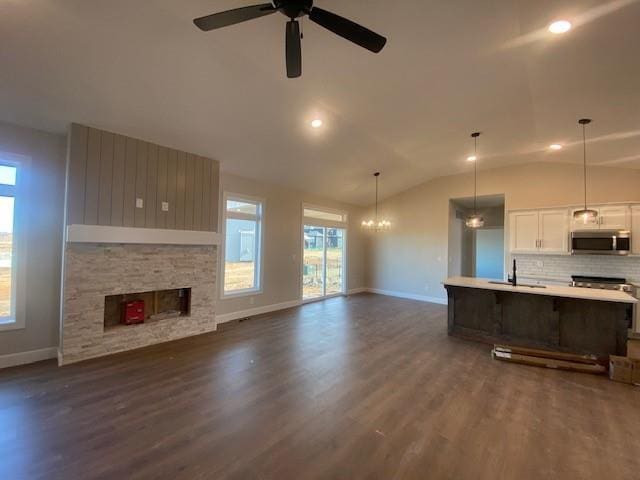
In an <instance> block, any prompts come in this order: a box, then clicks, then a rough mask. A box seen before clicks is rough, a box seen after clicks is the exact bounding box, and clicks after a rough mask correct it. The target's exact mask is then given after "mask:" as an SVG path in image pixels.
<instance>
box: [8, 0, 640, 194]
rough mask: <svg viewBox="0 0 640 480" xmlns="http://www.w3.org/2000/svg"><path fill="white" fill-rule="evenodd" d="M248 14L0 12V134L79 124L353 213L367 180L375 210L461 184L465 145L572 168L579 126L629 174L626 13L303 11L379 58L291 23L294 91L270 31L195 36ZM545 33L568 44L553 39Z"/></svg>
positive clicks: (490, 157)
mask: <svg viewBox="0 0 640 480" xmlns="http://www.w3.org/2000/svg"><path fill="white" fill-rule="evenodd" d="M252 3H259V1H251V0H219V1H215V2H214V1H204V0H184V1H175V0H171V1H170V0H150V1H145V2H132V1H130V0H94V1H90V2H88V1H86V0H57V1H53V0H50V1H45V0H19V1H18V0H0V22H1V24H2V28H1V29H0V65H2V68H0V107H1V108H0V119H2V120H5V121H9V122H13V123H18V124H21V125H27V126H31V127H35V128H40V129H44V130H48V131H53V132H60V133H62V132H64V131H65V130H66V126H67V125H68V123H69V122H72V121H75V122H80V123H85V124H89V125H93V126H97V127H100V128H104V129H108V130H112V131H116V132H120V133H124V134H128V135H132V136H137V137H140V138H143V139H146V140H149V141H154V142H158V143H161V144H164V145H168V146H172V147H175V148H181V149H185V150H188V151H193V152H196V153H199V154H202V155H206V156H209V157H212V158H216V159H218V160H220V161H221V162H222V164H223V169H224V170H226V171H229V172H232V173H236V174H240V175H243V176H248V177H252V178H257V179H264V180H266V181H270V182H275V183H279V184H283V185H287V186H290V187H294V188H298V189H302V190H307V191H310V192H313V193H317V194H321V195H325V196H328V197H332V198H335V199H338V200H343V201H347V202H351V203H356V204H369V203H371V200H372V194H373V190H372V188H373V181H372V177H370V174H371V173H372V172H373V171H375V170H381V171H382V172H383V176H382V178H381V194H382V196H388V195H391V194H392V193H395V192H398V191H401V190H404V189H406V188H409V187H411V186H413V185H416V184H418V183H421V182H423V181H425V180H427V179H430V178H434V177H436V176H440V175H446V174H452V173H459V172H464V171H469V170H470V169H471V168H472V166H471V165H470V164H469V163H468V162H467V161H466V160H465V159H466V156H467V155H468V154H469V152H470V151H471V149H472V143H471V139H470V138H469V134H470V133H471V132H472V131H474V130H481V131H482V132H483V135H482V136H481V137H480V140H481V142H480V152H481V157H480V161H481V162H482V163H481V164H479V166H480V168H490V167H495V166H500V165H506V164H514V163H518V162H523V163H524V162H532V161H553V162H556V161H557V162H579V161H581V159H582V157H581V155H582V149H581V145H580V144H579V141H580V139H581V133H580V130H579V129H578V125H577V119H578V118H580V117H583V116H590V117H592V118H593V119H594V122H593V124H592V125H591V126H590V127H589V129H590V130H589V135H590V137H591V138H592V139H593V140H592V141H591V142H590V145H589V162H590V163H593V164H596V163H599V164H605V165H615V166H619V167H630V168H638V167H640V87H639V85H640V61H638V45H639V44H640V29H639V28H638V25H640V2H638V1H636V0H613V1H608V2H603V1H600V0H572V1H565V0H559V1H551V0H537V1H535V2H533V1H530V0H517V1H516V0H484V1H478V0H459V1H453V2H452V1H448V2H444V1H426V0H404V1H402V2H389V1H384V0H350V1H348V2H345V1H339V0H317V2H316V3H317V5H318V6H321V7H323V8H325V9H329V10H333V11H335V12H336V13H338V14H341V15H344V16H346V17H348V18H351V19H353V20H355V21H357V22H359V23H361V24H363V25H365V26H367V27H369V28H371V29H373V30H375V31H377V32H380V33H381V34H383V35H385V36H387V37H388V44H387V46H386V48H385V49H384V50H383V51H382V52H381V53H380V54H378V55H375V54H372V53H370V52H368V51H366V50H364V49H361V48H359V47H357V46H355V45H353V44H351V43H349V42H347V41H345V40H343V39H341V38H339V37H337V36H335V35H333V34H332V33H330V32H328V31H326V30H323V29H321V28H320V27H318V26H317V25H315V24H312V23H311V22H309V21H304V22H303V30H304V40H303V76H302V78H300V79H293V80H292V79H287V78H286V75H285V68H284V26H285V21H286V19H285V18H284V17H282V16H280V15H272V16H268V17H264V18H261V19H258V20H254V21H252V22H249V23H244V24H240V25H236V26H233V27H229V28H226V29H223V30H217V31H212V32H209V33H203V32H201V31H199V30H198V29H196V28H195V27H194V25H193V24H192V19H193V18H195V17H198V16H201V15H206V14H209V13H212V12H215V11H220V10H225V9H228V8H235V7H240V6H245V5H250V4H252ZM559 18H566V19H568V20H571V21H572V22H573V23H574V29H573V30H571V31H570V32H568V33H566V34H564V35H560V36H553V35H551V34H549V33H548V32H547V31H546V27H547V25H548V24H549V23H550V22H551V21H552V20H555V19H559ZM313 118H322V119H323V121H324V126H323V128H321V129H317V130H314V129H312V128H310V126H309V122H310V121H311V120H312V119H313ZM556 142H559V143H562V144H564V145H565V148H564V149H563V150H561V151H559V152H553V153H552V152H549V151H548V149H547V146H548V145H549V144H551V143H556Z"/></svg>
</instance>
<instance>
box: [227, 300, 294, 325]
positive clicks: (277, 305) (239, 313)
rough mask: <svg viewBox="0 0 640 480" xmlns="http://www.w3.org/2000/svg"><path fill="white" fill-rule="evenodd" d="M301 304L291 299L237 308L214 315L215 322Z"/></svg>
mask: <svg viewBox="0 0 640 480" xmlns="http://www.w3.org/2000/svg"><path fill="white" fill-rule="evenodd" d="M299 305H302V302H301V301H300V300H292V301H290V302H283V303H274V304H273V305H265V306H264V307H255V308H249V309H247V310H239V311H237V312H231V313H224V314H222V315H216V324H218V325H220V324H221V323H227V322H232V321H233V320H238V319H240V318H248V317H255V316H256V315H262V314H263V313H271V312H275V311H278V310H285V309H287V308H292V307H297V306H299Z"/></svg>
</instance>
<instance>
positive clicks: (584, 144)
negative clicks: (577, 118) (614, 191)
mask: <svg viewBox="0 0 640 480" xmlns="http://www.w3.org/2000/svg"><path fill="white" fill-rule="evenodd" d="M586 128H587V125H586V123H583V124H582V159H583V161H582V166H583V172H584V175H583V178H584V209H585V210H586V209H587V134H586V132H585V130H586Z"/></svg>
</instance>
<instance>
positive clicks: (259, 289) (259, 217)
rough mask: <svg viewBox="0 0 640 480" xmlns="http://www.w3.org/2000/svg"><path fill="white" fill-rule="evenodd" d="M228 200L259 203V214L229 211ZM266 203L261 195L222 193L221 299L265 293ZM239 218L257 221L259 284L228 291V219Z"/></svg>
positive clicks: (257, 278) (257, 276)
mask: <svg viewBox="0 0 640 480" xmlns="http://www.w3.org/2000/svg"><path fill="white" fill-rule="evenodd" d="M227 200H236V201H240V202H249V203H255V204H256V205H257V207H258V208H257V212H258V213H257V214H256V215H254V214H251V213H242V212H228V211H227ZM265 205H266V200H265V199H264V198H261V197H254V196H251V195H245V194H241V193H233V192H228V191H225V192H224V193H223V195H222V216H221V218H222V227H221V230H222V232H221V233H222V239H223V241H222V242H221V244H222V249H221V250H222V255H221V256H220V258H221V264H222V265H221V267H220V278H221V282H220V299H221V300H226V299H231V298H241V297H249V296H253V295H261V294H262V293H263V279H264V277H263V272H264V268H263V266H264V258H263V257H264V255H263V251H264V217H265ZM230 218H231V219H237V220H253V221H256V222H257V230H258V234H257V235H256V238H257V239H258V245H257V257H258V258H257V261H256V262H255V264H256V272H255V273H254V280H255V282H256V283H257V285H256V286H255V287H254V288H245V289H242V290H232V291H230V292H226V291H225V289H224V283H225V274H226V272H225V269H226V263H227V262H226V248H227V220H228V219H230Z"/></svg>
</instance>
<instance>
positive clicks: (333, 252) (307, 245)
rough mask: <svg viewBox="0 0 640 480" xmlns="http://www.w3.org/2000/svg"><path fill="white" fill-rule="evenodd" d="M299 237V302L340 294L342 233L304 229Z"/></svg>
mask: <svg viewBox="0 0 640 480" xmlns="http://www.w3.org/2000/svg"><path fill="white" fill-rule="evenodd" d="M303 236H304V249H303V263H302V268H303V272H302V298H303V300H311V299H315V298H322V297H326V296H330V295H337V294H341V293H344V285H345V281H344V275H345V268H344V266H345V261H344V258H345V251H344V250H345V249H344V247H345V242H344V240H345V231H344V229H342V228H332V227H321V226H314V225H304V227H303Z"/></svg>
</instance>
